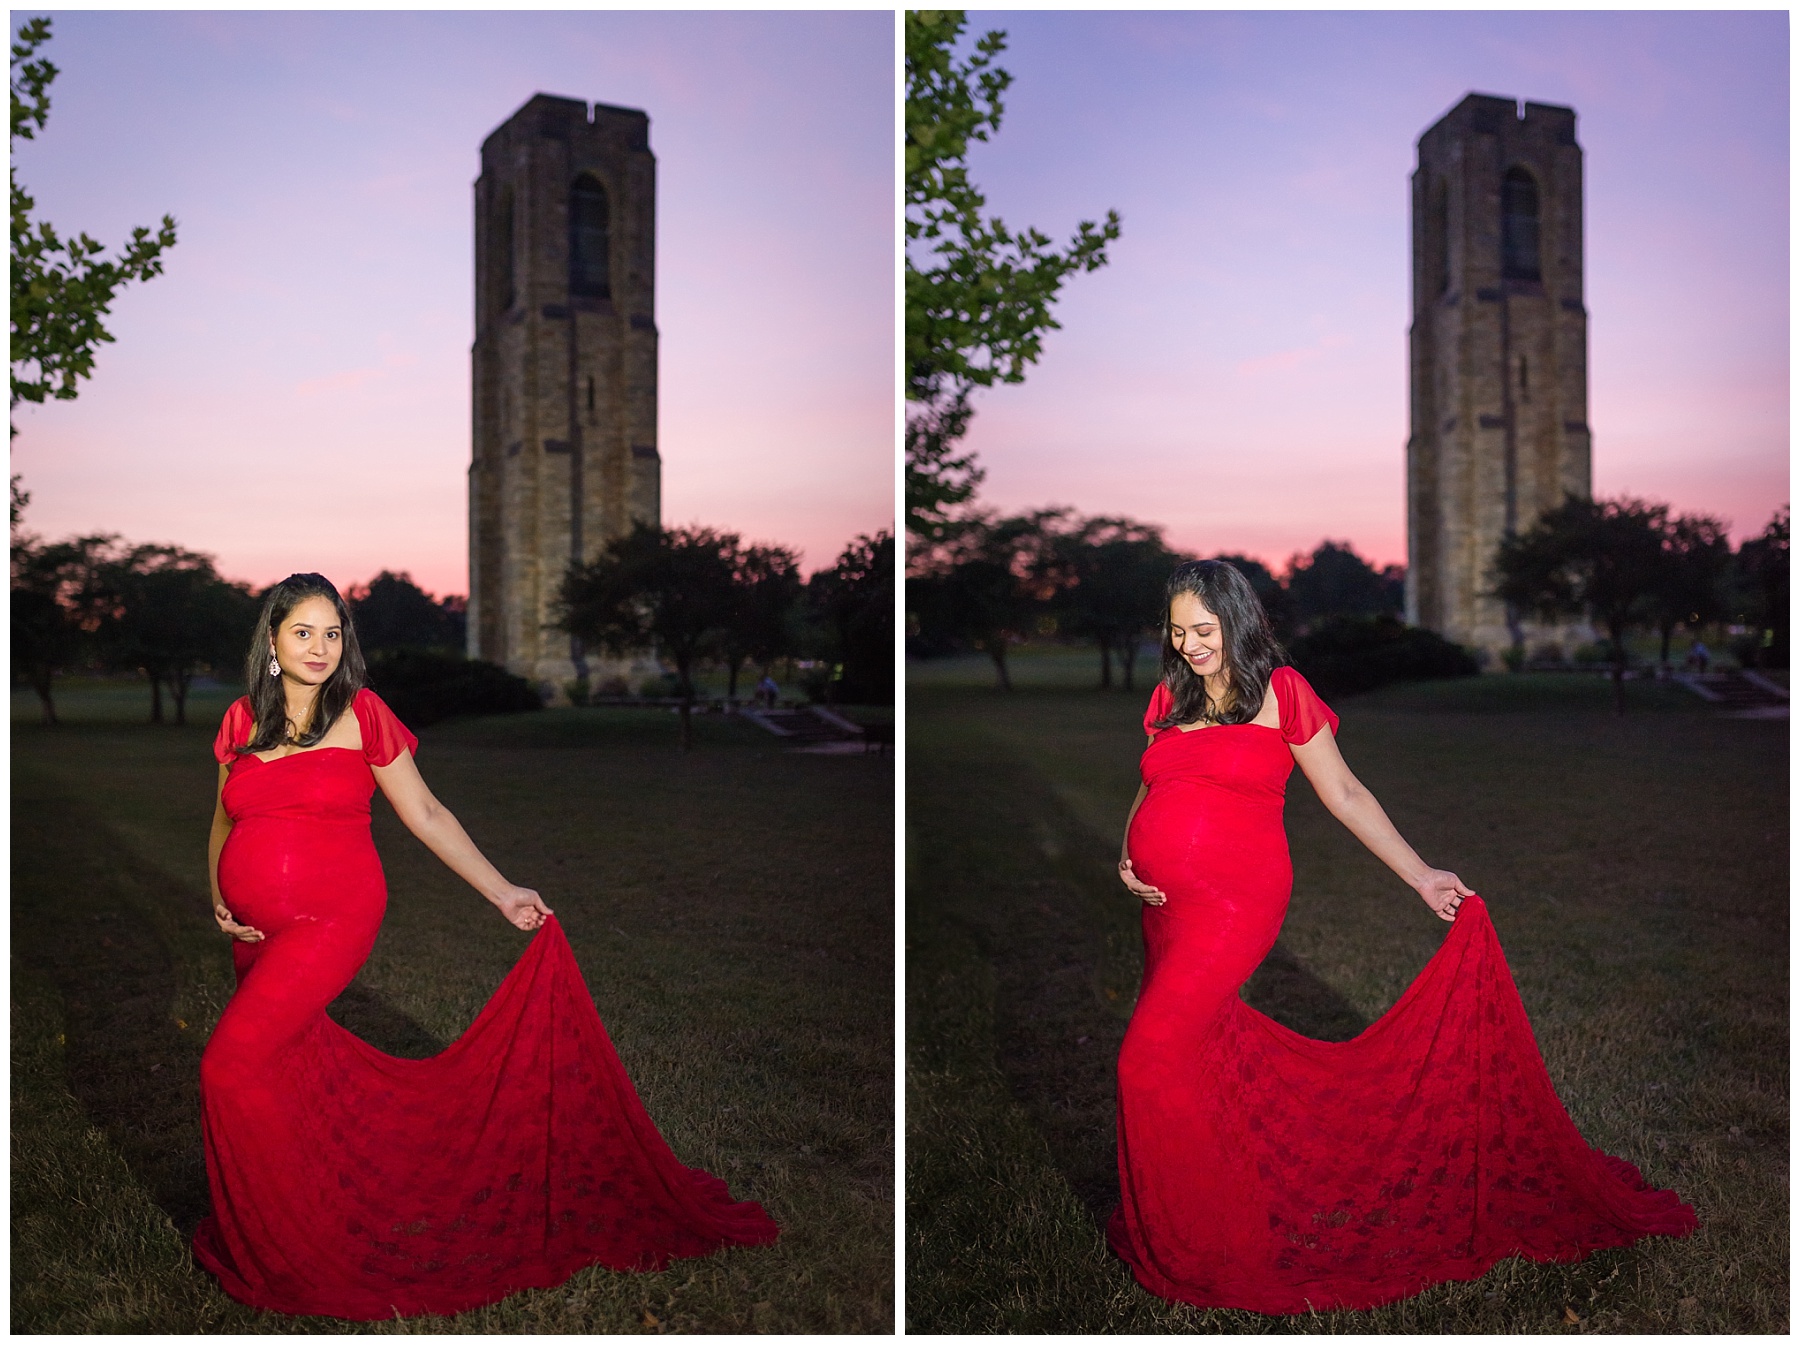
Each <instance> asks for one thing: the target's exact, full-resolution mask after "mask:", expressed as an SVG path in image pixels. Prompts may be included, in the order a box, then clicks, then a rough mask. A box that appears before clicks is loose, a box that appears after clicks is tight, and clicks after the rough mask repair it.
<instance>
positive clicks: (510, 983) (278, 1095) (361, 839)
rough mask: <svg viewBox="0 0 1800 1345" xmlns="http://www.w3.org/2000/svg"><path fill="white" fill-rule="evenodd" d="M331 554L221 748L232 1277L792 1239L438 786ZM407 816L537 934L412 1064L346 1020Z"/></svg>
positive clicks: (208, 1224)
mask: <svg viewBox="0 0 1800 1345" xmlns="http://www.w3.org/2000/svg"><path fill="white" fill-rule="evenodd" d="M363 682H364V669H363V661H362V655H361V654H360V652H359V651H358V649H357V646H356V634H355V631H354V629H353V628H352V626H351V623H350V614H349V611H348V610H347V609H346V607H345V605H344V601H343V599H342V598H340V597H339V596H338V593H337V590H336V589H335V588H333V587H332V585H331V583H330V582H329V581H328V580H326V579H325V578H324V577H323V576H321V575H316V574H296V575H290V576H289V577H288V578H286V579H284V580H282V581H281V582H280V583H279V584H277V585H275V586H274V587H273V588H272V589H270V590H269V593H268V595H267V597H266V599H265V600H264V602H263V609H262V617H261V619H260V621H259V622H258V624H257V627H256V632H255V634H254V635H253V636H252V637H251V645H250V661H249V667H248V671H247V680H246V685H247V686H248V687H249V692H250V694H249V695H248V696H245V697H244V698H243V699H241V700H239V701H237V702H236V703H235V704H234V705H232V707H231V708H230V709H229V710H228V711H227V712H226V714H225V722H224V724H223V725H222V726H221V728H220V729H219V736H218V739H217V742H216V743H215V745H214V751H215V755H216V756H217V757H218V759H219V796H218V806H217V809H216V811H215V813H214V816H213V828H212V843H211V846H210V850H209V859H210V867H211V870H212V880H213V883H212V885H213V910H214V914H215V916H216V917H217V919H218V922H219V928H220V929H221V930H223V931H224V932H225V933H226V934H229V935H230V936H231V938H232V939H233V943H232V954H233V958H234V960H235V962H236V967H237V980H238V986H237V991H236V993H235V994H234V995H233V996H232V998H231V1002H230V1003H229V1004H227V1005H226V1006H225V1011H224V1013H223V1014H222V1015H221V1016H220V1018H219V1025H218V1027H217V1028H215V1029H214V1030H213V1034H212V1037H211V1039H210V1040H209V1041H208V1042H207V1044H206V1051H205V1054H204V1055H203V1056H202V1057H201V1061H200V1103H201V1113H202V1116H201V1119H202V1126H203V1130H204V1133H205V1138H206V1171H207V1178H208V1180H209V1183H210V1185H211V1188H212V1204H213V1208H212V1213H211V1214H210V1215H209V1216H208V1217H207V1218H206V1219H205V1220H204V1221H203V1222H202V1223H201V1225H200V1228H199V1230H198V1232H196V1233H195V1235H194V1251H195V1254H196V1256H197V1257H198V1258H199V1260H200V1262H201V1264H202V1265H204V1266H205V1267H206V1268H207V1269H208V1270H210V1271H211V1272H212V1273H213V1274H214V1275H216V1276H218V1278H219V1282H220V1284H222V1285H223V1286H224V1288H225V1291H226V1292H227V1293H229V1294H230V1295H231V1296H232V1297H233V1298H236V1299H238V1300H240V1301H241V1302H244V1303H248V1304H250V1305H252V1306H254V1307H260V1308H273V1309H275V1310H276V1311H279V1312H288V1313H309V1314H321V1315H325V1316H332V1317H342V1318H349V1319H352V1320H373V1319H376V1318H387V1317H393V1316H394V1315H395V1314H401V1315H408V1314H413V1313H421V1312H434V1313H453V1312H460V1311H462V1310H464V1309H467V1308H472V1307H477V1306H479V1305H481V1304H484V1303H491V1302H493V1301H495V1300H496V1299H499V1298H503V1297H505V1296H506V1295H507V1294H510V1293H513V1292H515V1291H517V1290H520V1289H527V1288H544V1287H548V1286H551V1285H555V1284H559V1283H561V1282H562V1281H563V1280H565V1279H567V1278H568V1276H569V1275H570V1274H572V1273H573V1272H574V1271H575V1270H577V1269H579V1268H580V1267H582V1266H586V1265H590V1264H594V1263H598V1264H601V1265H605V1266H611V1267H613V1268H615V1269H620V1270H637V1269H657V1268H661V1267H662V1266H664V1265H666V1264H667V1263H668V1262H669V1261H670V1259H671V1258H674V1257H681V1256H699V1255H703V1254H705V1253H707V1252H711V1251H713V1250H715V1249H717V1248H719V1247H722V1246H726V1245H729V1244H733V1243H766V1242H773V1241H774V1240H775V1237H776V1228H775V1224H774V1222H773V1221H772V1220H771V1219H770V1218H769V1216H768V1215H767V1214H765V1213H764V1212H763V1210H762V1207H761V1206H759V1205H757V1204H754V1203H752V1202H749V1201H745V1202H742V1203H737V1202H734V1201H733V1200H732V1199H731V1196H730V1194H729V1193H728V1192H727V1191H726V1189H725V1184H724V1183H723V1182H721V1181H719V1180H718V1179H717V1178H715V1177H711V1176H708V1175H707V1174H706V1173H704V1172H698V1171H695V1170H693V1169H690V1168H686V1167H683V1166H682V1165H681V1163H680V1162H679V1161H678V1160H677V1159H676V1158H675V1156H674V1155H673V1154H672V1153H670V1151H669V1148H668V1146H667V1145H666V1144H664V1143H663V1140H662V1136H661V1135H659V1134H658V1133H657V1130H656V1127H655V1125H653V1124H652V1123H651V1120H650V1117H649V1115H648V1114H647V1113H646V1112H645V1111H644V1108H643V1104H642V1103H641V1102H639V1100H638V1096H637V1093H636V1091H635V1090H634V1089H633V1088H632V1086H631V1081H630V1079H628V1078H627V1077H626V1075H625V1071H624V1068H623V1067H622V1066H621V1065H620V1063H619V1059H618V1056H617V1055H615V1054H614V1052H613V1048H612V1043H611V1042H610V1041H609V1040H608V1039H607V1035H606V1029H605V1028H603V1027H602V1026H601V1024H600V1018H599V1015H598V1014H597V1013H596V1012H595V1010H594V1003H593V1000H592V999H591V998H590V997H589V995H588V992H587V987H586V986H585V985H584V984H583V982H582V979H581V973H580V971H579V970H578V969H577V968H576V966H575V959H574V956H573V954H572V953H571V952H570V951H569V945H568V942H567V941H566V940H565V939H564V937H563V934H562V931H561V929H560V928H559V926H558V925H557V922H556V920H555V919H554V918H553V917H552V915H551V913H550V909H549V907H547V906H545V905H544V902H543V900H542V899H541V898H540V897H539V896H538V894H537V893H536V892H533V891H532V890H530V889H529V888H524V887H519V886H516V885H515V884H513V883H509V882H507V881H506V879H505V878H503V877H501V876H500V873H499V871H498V870H496V869H495V868H494V866H493V865H492V864H490V863H488V861H487V860H486V859H485V858H484V857H483V856H482V854H481V852H480V851H479V850H478V849H476V847H475V844H474V842H473V841H471V840H470V839H469V837H468V835H467V834H466V833H465V832H464V831H463V829H462V827H461V826H460V825H459V824H458V823H457V821H456V819H455V818H454V817H453V816H451V814H450V813H449V811H448V810H447V809H445V808H444V806H443V805H442V804H440V803H439V802H438V801H437V800H436V799H435V798H433V797H432V795H431V791H430V790H428V789H427V788H426V787H425V782H424V781H423V780H422V779H421V778H420V776H419V771H418V768H417V767H416V766H415V765H414V764H413V752H414V751H415V749H416V748H417V746H418V740H417V739H416V738H414V737H413V735H412V734H411V733H409V732H407V730H406V729H405V727H403V726H402V725H401V723H400V721H399V720H398V719H396V718H395V717H394V716H393V714H392V712H390V711H389V710H388V708H387V706H386V705H384V704H383V703H382V702H381V700H380V698H379V697H377V696H376V695H375V693H374V692H372V691H370V690H368V689H367V688H366V687H365V686H364V685H363ZM377 784H379V785H380V786H381V789H382V792H383V793H384V794H386V795H387V797H388V800H389V802H391V803H392V804H393V806H394V811H395V813H396V814H398V816H399V817H400V820H401V821H402V822H404V823H405V824H406V826H407V827H408V828H409V829H410V830H411V831H412V833H413V834H414V835H416V836H417V837H418V838H419V839H420V840H422V841H423V842H424V843H425V844H426V845H427V846H429V847H430V848H431V850H432V851H433V852H434V853H435V854H436V855H437V856H438V857H439V858H440V859H442V860H443V861H444V863H446V864H447V865H449V867H450V868H451V869H452V870H454V871H455V872H456V873H457V874H458V875H459V876H461V877H462V878H464V879H466V880H467V881H468V882H469V884H470V885H471V886H473V887H474V888H475V889H476V890H477V891H479V892H480V893H481V894H482V895H483V896H485V897H486V898H487V899H488V900H489V901H491V902H493V904H494V905H495V906H497V907H498V908H499V910H500V913H501V914H502V915H503V916H504V917H505V918H506V919H507V920H509V921H510V922H511V923H513V924H514V925H516V926H518V927H519V928H520V929H525V930H537V931H538V934H537V937H536V938H535V939H534V940H533V941H532V943H531V946H530V948H529V949H528V950H527V951H526V953H525V955H524V956H523V957H522V958H521V959H520V960H519V962H518V964H517V965H516V966H515V967H514V968H513V970H512V971H511V972H510V973H509V974H508V975H507V977H506V979H505V981H504V982H503V983H502V984H501V986H500V988H499V990H498V991H497V992H495V994H494V997H493V999H492V1000H490V1001H489V1002H488V1004H487V1006H486V1007H485V1008H484V1009H483V1010H482V1011H481V1014H480V1015H479V1016H478V1017H477V1018H476V1020H475V1022H474V1025H473V1026H471V1027H470V1028H469V1030H468V1031H467V1032H465V1033H464V1034H463V1035H462V1037H461V1038H459V1039H458V1040H457V1041H456V1042H455V1043H453V1044H452V1045H451V1046H450V1047H449V1048H448V1049H447V1050H445V1051H444V1052H443V1053H442V1054H440V1055H437V1056H434V1057H432V1058H431V1059H429V1060H401V1059H396V1058H394V1057H393V1056H388V1055H384V1054H382V1053H381V1052H380V1051H377V1050H376V1049H375V1048H374V1047H372V1046H370V1045H369V1044H368V1043H366V1042H364V1041H362V1040H360V1039H359V1038H357V1037H355V1036H353V1035H352V1034H351V1033H349V1032H347V1031H345V1030H344V1029H343V1028H341V1027H339V1026H338V1025H337V1024H336V1023H334V1022H333V1021H332V1020H331V1019H330V1018H328V1017H326V1014H325V1008H326V1006H327V1005H328V1004H330V1003H331V1001H332V1000H334V999H336V998H337V996H338V995H339V993H341V992H342V991H343V990H344V988H345V987H346V986H348V985H349V984H350V980H351V978H352V977H353V976H355V975H356V971H357V968H359V967H361V966H362V964H363V962H364V961H365V960H366V959H367V957H368V956H369V951H370V949H371V948H372V947H373V945H374V942H375V933H376V931H377V930H378V929H379V928H380V926H381V917H382V912H383V910H384V908H385V906H386V904H387V889H386V885H385V882H384V880H383V878H382V872H381V863H380V861H379V860H378V859H377V858H376V854H375V847H374V844H373V842H372V841H371V839H370V836H369V801H370V798H371V797H372V795H373V793H374V788H375V786H376V785H377Z"/></svg>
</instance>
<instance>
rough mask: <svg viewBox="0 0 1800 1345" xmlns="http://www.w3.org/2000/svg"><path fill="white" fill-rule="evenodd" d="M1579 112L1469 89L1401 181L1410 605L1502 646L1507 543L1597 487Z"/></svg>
mask: <svg viewBox="0 0 1800 1345" xmlns="http://www.w3.org/2000/svg"><path fill="white" fill-rule="evenodd" d="M1581 178H1582V156H1581V147H1580V146H1579V145H1577V144H1576V143H1575V113H1574V112H1573V111H1572V110H1571V109H1569V108H1566V107H1549V106H1546V105H1544V104H1542V103H1525V104H1523V106H1521V105H1520V104H1518V103H1516V102H1514V100H1512V99H1510V98H1494V97H1490V96H1488V95H1486V94H1478V93H1472V94H1470V95H1469V96H1468V97H1466V98H1464V99H1463V100H1462V102H1460V103H1458V104H1457V105H1456V106H1455V107H1454V108H1452V109H1451V110H1450V111H1449V112H1448V113H1447V114H1445V116H1444V118H1443V119H1442V120H1441V121H1439V122H1438V123H1437V124H1436V125H1435V126H1433V127H1432V128H1431V129H1430V130H1428V131H1426V132H1425V134H1424V135H1422V136H1420V137H1419V144H1418V167H1417V168H1416V170H1415V171H1414V173H1413V177H1412V240H1413V246H1412V262H1413V270H1412V295H1413V320H1412V333H1411V382H1412V417H1411V419H1412V424H1411V437H1410V438H1409V439H1408V441H1407V446H1406V479H1407V509H1406V531H1407V553H1408V554H1407V560H1408V565H1407V573H1406V617H1407V620H1408V621H1410V622H1413V623H1415V624H1417V625H1421V626H1426V627H1429V628H1430V629H1432V630H1435V631H1437V632H1439V633H1440V634H1442V635H1443V636H1445V637H1446V638H1447V639H1451V640H1455V641H1457V642H1458V643H1461V644H1467V645H1473V646H1479V647H1482V648H1485V649H1487V650H1489V651H1490V652H1494V653H1497V652H1499V651H1500V650H1502V649H1504V648H1505V647H1507V646H1508V645H1510V644H1513V643H1515V642H1517V641H1518V640H1522V639H1523V638H1524V636H1525V634H1526V631H1527V627H1526V626H1525V625H1524V624H1523V623H1522V622H1519V621H1517V620H1509V614H1508V612H1507V611H1506V608H1505V606H1504V605H1503V604H1502V603H1501V602H1500V601H1499V600H1498V599H1495V598H1492V597H1489V596H1487V595H1488V593H1489V592H1490V591H1491V589H1492V587H1493V582H1494V580H1493V572H1492V567H1493V563H1494V553H1495V550H1496V548H1497V547H1498V546H1499V544H1500V540H1501V538H1503V537H1505V536H1507V535H1508V534H1509V533H1512V532H1515V531H1523V530H1524V529H1526V528H1529V527H1530V526H1531V525H1532V523H1534V522H1535V521H1536V520H1537V518H1538V516H1539V515H1540V514H1542V513H1543V512H1545V511H1546V510H1549V509H1553V508H1555V507H1556V506H1557V505H1559V504H1561V503H1562V502H1563V500H1564V499H1566V498H1567V497H1569V496H1571V495H1579V496H1586V495H1589V494H1591V493H1592V482H1593V476H1592V468H1591V463H1592V455H1593V437H1592V434H1591V432H1590V431H1589V429H1588V418H1587V308H1586V305H1585V304H1584V302H1583V298H1582V224H1581V190H1582V189H1581Z"/></svg>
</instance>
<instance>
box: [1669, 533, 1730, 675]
mask: <svg viewBox="0 0 1800 1345" xmlns="http://www.w3.org/2000/svg"><path fill="white" fill-rule="evenodd" d="M1730 569H1731V539H1730V538H1729V537H1728V536H1726V533H1725V525H1724V524H1723V523H1721V522H1719V520H1718V519H1716V518H1712V517H1709V516H1708V515H1705V514H1683V515H1681V516H1680V517H1679V518H1676V519H1674V520H1672V521H1671V522H1670V523H1669V525H1668V526H1667V528H1665V529H1664V533H1663V554H1662V567H1661V570H1660V572H1659V574H1658V575H1657V578H1656V582H1655V583H1654V584H1653V585H1652V587H1651V591H1650V595H1649V603H1650V619H1651V621H1652V622H1653V624H1654V625H1655V626H1656V629H1657V632H1658V634H1660V635H1661V637H1662V651H1661V655H1660V662H1661V663H1662V666H1663V667H1665V668H1667V667H1668V666H1669V641H1670V639H1671V638H1672V637H1673V635H1674V633H1675V627H1677V626H1679V625H1682V624H1684V623H1685V624H1686V626H1687V627H1688V629H1689V630H1695V629H1697V628H1699V627H1700V626H1702V625H1704V624H1705V623H1706V622H1709V621H1716V620H1718V618H1719V617H1720V616H1721V615H1723V613H1724V610H1725V580H1726V577H1727V575H1728V574H1729V572H1730Z"/></svg>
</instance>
